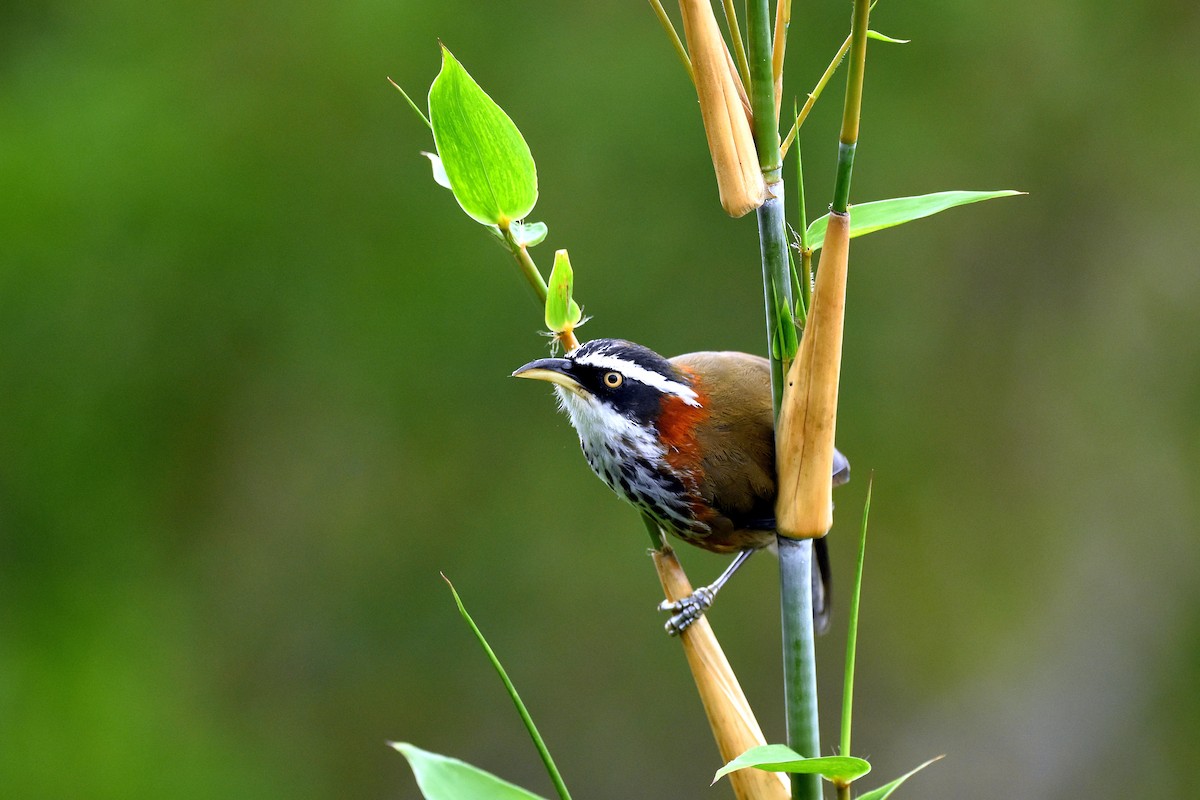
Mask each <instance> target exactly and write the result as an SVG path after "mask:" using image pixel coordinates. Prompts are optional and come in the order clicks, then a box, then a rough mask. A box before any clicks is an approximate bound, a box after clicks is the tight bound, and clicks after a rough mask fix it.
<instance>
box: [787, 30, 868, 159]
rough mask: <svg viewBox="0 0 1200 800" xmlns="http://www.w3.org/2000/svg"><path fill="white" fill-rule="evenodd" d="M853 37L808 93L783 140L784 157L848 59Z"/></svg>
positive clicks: (847, 40) (849, 37)
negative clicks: (844, 61)
mask: <svg viewBox="0 0 1200 800" xmlns="http://www.w3.org/2000/svg"><path fill="white" fill-rule="evenodd" d="M850 40H851V36H847V37H846V41H844V42H842V46H841V47H839V48H838V51H837V54H836V55H835V56H834V57H833V60H832V61H830V62H829V66H828V67H826V68H825V72H824V73H823V74H822V75H821V79H820V80H819V81H817V85H816V86H814V87H813V90H812V91H811V92H809V93H808V99H807V100H805V101H804V107H803V108H801V109H800V113H799V114H797V115H796V121H795V122H793V123H792V128H791V130H789V131H788V135H787V136H785V137H784V139H783V146H782V147H781V148H780V149H781V150H782V151H783V154H784V155H787V152H788V149H789V148H790V147H791V146H792V142H793V141H794V140H795V138H796V134H798V133H799V132H800V126H801V125H803V124H804V120H805V119H807V118H808V112H810V111H812V109H813V105H814V104H815V103H816V102H817V98H818V97H820V96H821V92H823V91H825V84H827V83H829V79H830V78H832V77H833V73H835V72H837V68H838V66H839V65H840V64H841V63H842V59H843V58H845V57H846V53H848V52H849V51H850Z"/></svg>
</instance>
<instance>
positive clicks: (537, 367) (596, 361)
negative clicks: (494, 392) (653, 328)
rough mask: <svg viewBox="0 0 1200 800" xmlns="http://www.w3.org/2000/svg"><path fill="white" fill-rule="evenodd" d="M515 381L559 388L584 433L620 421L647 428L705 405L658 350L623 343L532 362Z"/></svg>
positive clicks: (596, 342)
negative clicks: (668, 411)
mask: <svg viewBox="0 0 1200 800" xmlns="http://www.w3.org/2000/svg"><path fill="white" fill-rule="evenodd" d="M513 376H514V377H517V378H533V379H535V380H542V381H547V382H549V383H552V384H554V387H555V390H556V392H557V393H558V397H559V400H560V402H561V403H562V405H563V408H564V409H565V410H566V411H567V413H568V414H569V415H570V417H571V421H572V423H574V425H575V427H576V428H577V429H579V430H580V432H581V433H582V432H583V431H584V428H586V427H588V426H589V425H610V426H611V425H614V424H618V423H621V422H624V423H626V424H627V423H629V422H632V423H634V424H636V425H638V426H639V427H642V428H648V427H652V426H654V425H655V424H656V423H657V422H658V420H659V417H660V416H661V414H662V411H663V408H664V407H665V406H666V405H668V404H673V403H676V402H678V403H683V404H685V405H687V406H693V407H699V406H700V399H699V396H698V395H697V393H696V391H695V389H693V388H692V386H691V382H690V379H689V378H688V376H687V375H685V374H683V373H682V372H681V371H680V370H678V369H677V368H676V367H675V366H674V365H672V364H671V362H670V361H668V360H667V359H665V358H663V357H662V356H660V355H659V354H658V353H656V352H654V351H653V350H651V349H649V348H647V347H643V346H642V345H640V344H634V343H633V342H627V341H625V340H623V339H593V340H592V341H590V342H586V343H584V344H583V345H580V346H579V347H577V348H575V349H574V350H572V351H571V352H570V353H567V354H566V356H565V357H564V358H539V359H538V360H537V361H531V362H529V363H528V364H526V365H525V366H523V367H521V368H520V369H518V370H516V371H515V372H514V373H513ZM664 401H668V403H664Z"/></svg>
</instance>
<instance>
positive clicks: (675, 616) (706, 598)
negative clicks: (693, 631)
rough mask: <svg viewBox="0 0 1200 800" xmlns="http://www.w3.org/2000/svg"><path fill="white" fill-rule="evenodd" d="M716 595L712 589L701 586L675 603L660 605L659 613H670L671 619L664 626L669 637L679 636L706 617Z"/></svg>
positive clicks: (668, 602)
mask: <svg viewBox="0 0 1200 800" xmlns="http://www.w3.org/2000/svg"><path fill="white" fill-rule="evenodd" d="M715 595H716V592H714V591H713V590H712V589H711V588H710V587H708V586H701V587H700V588H699V589H697V590H696V591H694V592H692V593H691V594H689V595H688V596H687V597H681V598H679V599H678V600H676V601H675V602H671V601H670V600H663V601H662V602H661V603H659V604H658V610H659V611H670V612H673V613H672V614H671V618H670V619H668V620H667V622H666V624H665V625H664V626H663V627H664V628H666V631H667V634H668V635H669V636H678V635H679V634H681V633H683V632H684V631H685V630H687V629H688V628H689V627H690V626H691V624H692V623H693V622H695V621H696V620H698V619H700V617H702V616H704V612H705V611H707V610H708V609H709V608H710V607H711V606H712V604H713V597H714V596H715Z"/></svg>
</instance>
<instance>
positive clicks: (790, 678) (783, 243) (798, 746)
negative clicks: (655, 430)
mask: <svg viewBox="0 0 1200 800" xmlns="http://www.w3.org/2000/svg"><path fill="white" fill-rule="evenodd" d="M746 23H747V31H748V36H749V44H750V48H749V50H750V52H749V62H750V80H751V82H750V101H751V107H752V109H753V112H754V141H755V145H756V147H757V149H758V162H759V166H760V167H761V168H762V172H763V178H764V180H765V181H766V183H767V194H768V197H767V200H766V202H764V203H763V204H762V206H760V207H759V209H758V235H759V245H760V251H761V256H762V269H763V294H764V299H765V302H766V311H767V336H768V343H769V345H770V348H769V352H770V357H771V386H772V390H773V397H774V401H775V416H776V418H778V416H779V411H780V406H781V402H782V399H783V386H784V376H785V375H786V371H787V366H789V365H790V361H791V359H792V358H793V357H794V356H795V349H794V347H795V336H794V335H790V336H789V335H785V334H784V331H783V327H782V326H783V325H787V326H789V327H791V332H792V333H794V330H795V328H794V327H792V326H793V322H792V319H791V316H792V309H793V308H794V307H795V304H794V300H793V297H792V280H791V268H790V263H789V259H788V251H787V246H788V245H787V225H786V220H785V217H784V203H783V180H782V171H783V159H782V156H781V153H780V150H779V120H778V117H777V116H776V105H775V80H774V74H773V68H772V54H773V49H774V47H773V45H774V42H773V37H772V32H771V23H772V19H771V13H770V2H769V0H750V2H749V3H747V9H746ZM784 310H786V313H787V318H786V319H783V318H782V317H781V311H784ZM789 343H790V346H789ZM812 549H813V548H812V542H811V541H808V540H792V539H786V538H783V537H780V540H779V573H780V598H781V600H780V604H781V613H782V617H783V670H784V697H785V703H786V716H787V739H788V745H789V746H791V748H792V749H793V750H795V751H796V752H797V753H799V754H800V755H802V756H809V757H815V756H819V755H820V751H821V746H820V728H819V724H818V722H819V720H818V715H817V693H816V684H817V672H816V653H815V645H814V638H813V637H814V631H813V617H812ZM791 784H792V798H793V800H820V798H821V779H820V777H819V776H817V775H792V776H791Z"/></svg>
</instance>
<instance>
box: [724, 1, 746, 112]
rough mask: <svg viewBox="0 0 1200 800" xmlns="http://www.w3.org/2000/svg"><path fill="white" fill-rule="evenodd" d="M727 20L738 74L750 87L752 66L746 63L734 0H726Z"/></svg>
mask: <svg viewBox="0 0 1200 800" xmlns="http://www.w3.org/2000/svg"><path fill="white" fill-rule="evenodd" d="M724 3H725V22H726V24H728V25H729V38H730V39H732V40H733V57H734V59H736V60H737V68H738V74H739V75H741V76H742V85H743V86H745V87H746V89H747V90H749V89H750V67H749V65H748V64H747V63H746V46H745V45H744V44H742V29H741V28H739V27H738V19H737V8H736V7H734V5H733V0H724Z"/></svg>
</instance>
